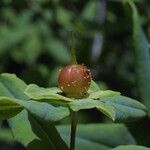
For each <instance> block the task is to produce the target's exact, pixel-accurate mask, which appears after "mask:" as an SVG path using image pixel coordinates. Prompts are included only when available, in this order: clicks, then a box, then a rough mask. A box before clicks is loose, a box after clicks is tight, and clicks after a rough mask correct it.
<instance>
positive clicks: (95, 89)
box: [88, 80, 100, 94]
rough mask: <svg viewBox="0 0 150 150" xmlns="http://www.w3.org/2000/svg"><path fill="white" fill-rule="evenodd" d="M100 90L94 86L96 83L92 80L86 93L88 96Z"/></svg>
mask: <svg viewBox="0 0 150 150" xmlns="http://www.w3.org/2000/svg"><path fill="white" fill-rule="evenodd" d="M99 90H100V88H99V86H98V85H97V84H96V82H94V81H93V80H92V81H91V84H90V88H89V90H88V93H89V94H90V93H92V92H97V91H99Z"/></svg>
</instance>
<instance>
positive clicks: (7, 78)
mask: <svg viewBox="0 0 150 150" xmlns="http://www.w3.org/2000/svg"><path fill="white" fill-rule="evenodd" d="M0 83H1V84H0V93H1V96H0V119H8V118H10V117H13V116H15V115H16V114H17V113H19V112H20V111H21V110H22V109H23V108H25V109H26V110H28V111H29V112H30V113H32V114H34V115H36V116H38V117H40V118H42V119H45V120H49V121H58V120H60V119H62V118H64V117H66V116H68V115H69V114H70V112H69V109H68V108H67V107H61V106H60V107H54V106H52V105H50V104H47V103H39V102H36V101H31V100H29V98H28V97H26V95H25V94H24V90H25V88H26V87H27V85H26V84H25V83H24V82H23V81H21V80H20V79H19V78H17V77H16V76H15V75H11V74H2V75H1V76H0ZM52 91H55V89H52Z"/></svg>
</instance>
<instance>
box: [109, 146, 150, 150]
mask: <svg viewBox="0 0 150 150" xmlns="http://www.w3.org/2000/svg"><path fill="white" fill-rule="evenodd" d="M112 150H150V148H148V147H144V146H136V145H128V146H118V147H116V148H113V149H112Z"/></svg>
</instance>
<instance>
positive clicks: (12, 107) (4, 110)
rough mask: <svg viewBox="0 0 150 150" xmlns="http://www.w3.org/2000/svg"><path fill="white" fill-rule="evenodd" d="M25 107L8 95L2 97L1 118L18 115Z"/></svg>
mask: <svg viewBox="0 0 150 150" xmlns="http://www.w3.org/2000/svg"><path fill="white" fill-rule="evenodd" d="M22 109H23V107H22V106H20V105H19V104H18V103H16V102H15V101H11V100H9V99H8V98H7V97H0V119H1V120H4V119H8V118H11V117H13V116H15V115H17V114H18V113H19V112H21V110H22Z"/></svg>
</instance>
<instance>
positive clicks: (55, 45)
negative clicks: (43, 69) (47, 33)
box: [46, 39, 70, 64]
mask: <svg viewBox="0 0 150 150" xmlns="http://www.w3.org/2000/svg"><path fill="white" fill-rule="evenodd" d="M46 48H47V52H48V53H49V54H50V55H51V56H52V57H53V58H54V59H55V60H57V61H59V62H60V63H63V64H68V63H69V61H70V54H69V51H68V49H67V48H66V46H65V45H64V44H63V43H62V42H61V41H59V40H57V39H48V41H47V42H46ZM60 53H61V55H60Z"/></svg>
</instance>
